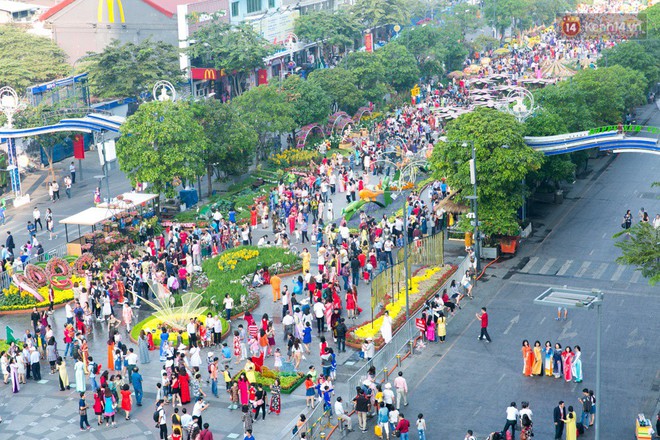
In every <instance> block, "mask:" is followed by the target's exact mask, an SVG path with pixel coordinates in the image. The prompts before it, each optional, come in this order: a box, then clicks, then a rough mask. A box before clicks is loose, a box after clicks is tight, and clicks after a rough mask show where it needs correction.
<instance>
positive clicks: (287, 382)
mask: <svg viewBox="0 0 660 440" xmlns="http://www.w3.org/2000/svg"><path fill="white" fill-rule="evenodd" d="M266 368H267V367H266ZM244 372H245V370H241V371H239V372H238V373H236V374H235V375H234V378H235V379H237V378H238V377H240V375H241V373H244ZM254 374H255V376H254V377H255V379H256V382H257V383H258V384H261V385H263V387H264V389H265V390H266V391H267V392H270V386H271V385H272V384H274V383H275V379H279V380H280V387H281V388H282V394H291V393H293V392H294V391H295V390H296V388H298V387H299V386H300V384H302V383H303V382H304V381H305V375H303V374H302V373H278V372H276V371H275V370H271V369H268V368H267V373H265V374H266V375H265V376H264V374H262V373H260V372H258V371H255V373H254Z"/></svg>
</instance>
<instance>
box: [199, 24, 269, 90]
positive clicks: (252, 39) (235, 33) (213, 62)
mask: <svg viewBox="0 0 660 440" xmlns="http://www.w3.org/2000/svg"><path fill="white" fill-rule="evenodd" d="M191 40H193V41H195V43H194V44H192V45H191V46H190V47H189V48H188V49H187V51H188V54H189V55H190V57H191V58H192V59H193V61H194V62H195V63H197V64H198V65H201V66H204V67H214V68H216V69H224V70H225V72H227V74H229V75H230V76H229V77H230V78H231V84H232V96H236V95H240V94H241V93H243V91H244V90H245V88H246V81H247V78H248V75H249V74H250V73H252V72H253V71H254V70H255V69H260V68H262V67H263V65H264V58H265V57H267V56H268V55H270V54H271V53H272V52H273V50H274V46H273V45H272V44H270V43H268V42H267V41H266V40H265V39H264V38H263V37H262V36H261V35H259V34H258V33H256V32H255V31H254V29H253V28H252V26H250V25H247V24H243V25H240V26H233V25H230V24H227V23H221V22H218V21H215V22H213V23H211V24H208V25H206V26H203V27H201V28H200V29H199V30H197V31H196V32H195V33H193V35H192V36H191Z"/></svg>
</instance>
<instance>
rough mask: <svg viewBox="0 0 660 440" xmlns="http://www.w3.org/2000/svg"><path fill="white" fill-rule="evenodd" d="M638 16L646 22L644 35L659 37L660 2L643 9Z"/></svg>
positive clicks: (652, 37)
mask: <svg viewBox="0 0 660 440" xmlns="http://www.w3.org/2000/svg"><path fill="white" fill-rule="evenodd" d="M638 17H639V19H640V20H642V22H644V23H645V24H646V35H647V37H648V38H649V39H657V38H658V37H660V3H656V4H655V5H653V6H651V7H650V8H646V9H644V10H643V11H641V12H640V13H639V14H638Z"/></svg>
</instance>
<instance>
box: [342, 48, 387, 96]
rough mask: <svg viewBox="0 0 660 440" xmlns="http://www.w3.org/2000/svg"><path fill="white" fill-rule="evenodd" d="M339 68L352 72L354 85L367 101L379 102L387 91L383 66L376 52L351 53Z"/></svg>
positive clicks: (385, 72)
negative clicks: (354, 80) (355, 80)
mask: <svg viewBox="0 0 660 440" xmlns="http://www.w3.org/2000/svg"><path fill="white" fill-rule="evenodd" d="M341 66H342V67H344V68H345V69H347V70H349V71H351V72H353V74H354V75H355V78H356V79H357V83H356V85H357V86H358V88H359V89H360V90H361V91H362V93H363V94H364V96H365V98H367V99H368V100H370V101H373V102H380V101H381V100H382V98H383V96H384V95H385V94H386V93H387V92H388V91H389V87H388V85H387V84H386V74H387V71H386V68H385V64H383V60H382V58H381V57H380V56H379V55H378V54H377V53H376V52H352V53H350V54H348V55H347V56H346V57H345V58H344V59H343V60H342V63H341Z"/></svg>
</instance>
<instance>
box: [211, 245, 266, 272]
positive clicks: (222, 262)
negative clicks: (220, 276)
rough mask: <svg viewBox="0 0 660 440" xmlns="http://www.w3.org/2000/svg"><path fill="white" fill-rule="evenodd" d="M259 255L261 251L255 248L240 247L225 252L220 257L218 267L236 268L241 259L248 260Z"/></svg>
mask: <svg viewBox="0 0 660 440" xmlns="http://www.w3.org/2000/svg"><path fill="white" fill-rule="evenodd" d="M258 256H259V251H257V250H254V249H239V250H236V251H229V252H225V253H223V254H222V255H220V258H219V259H218V269H220V270H223V271H228V270H234V269H236V265H237V264H238V262H239V261H248V260H251V259H253V258H257V257H258Z"/></svg>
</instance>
